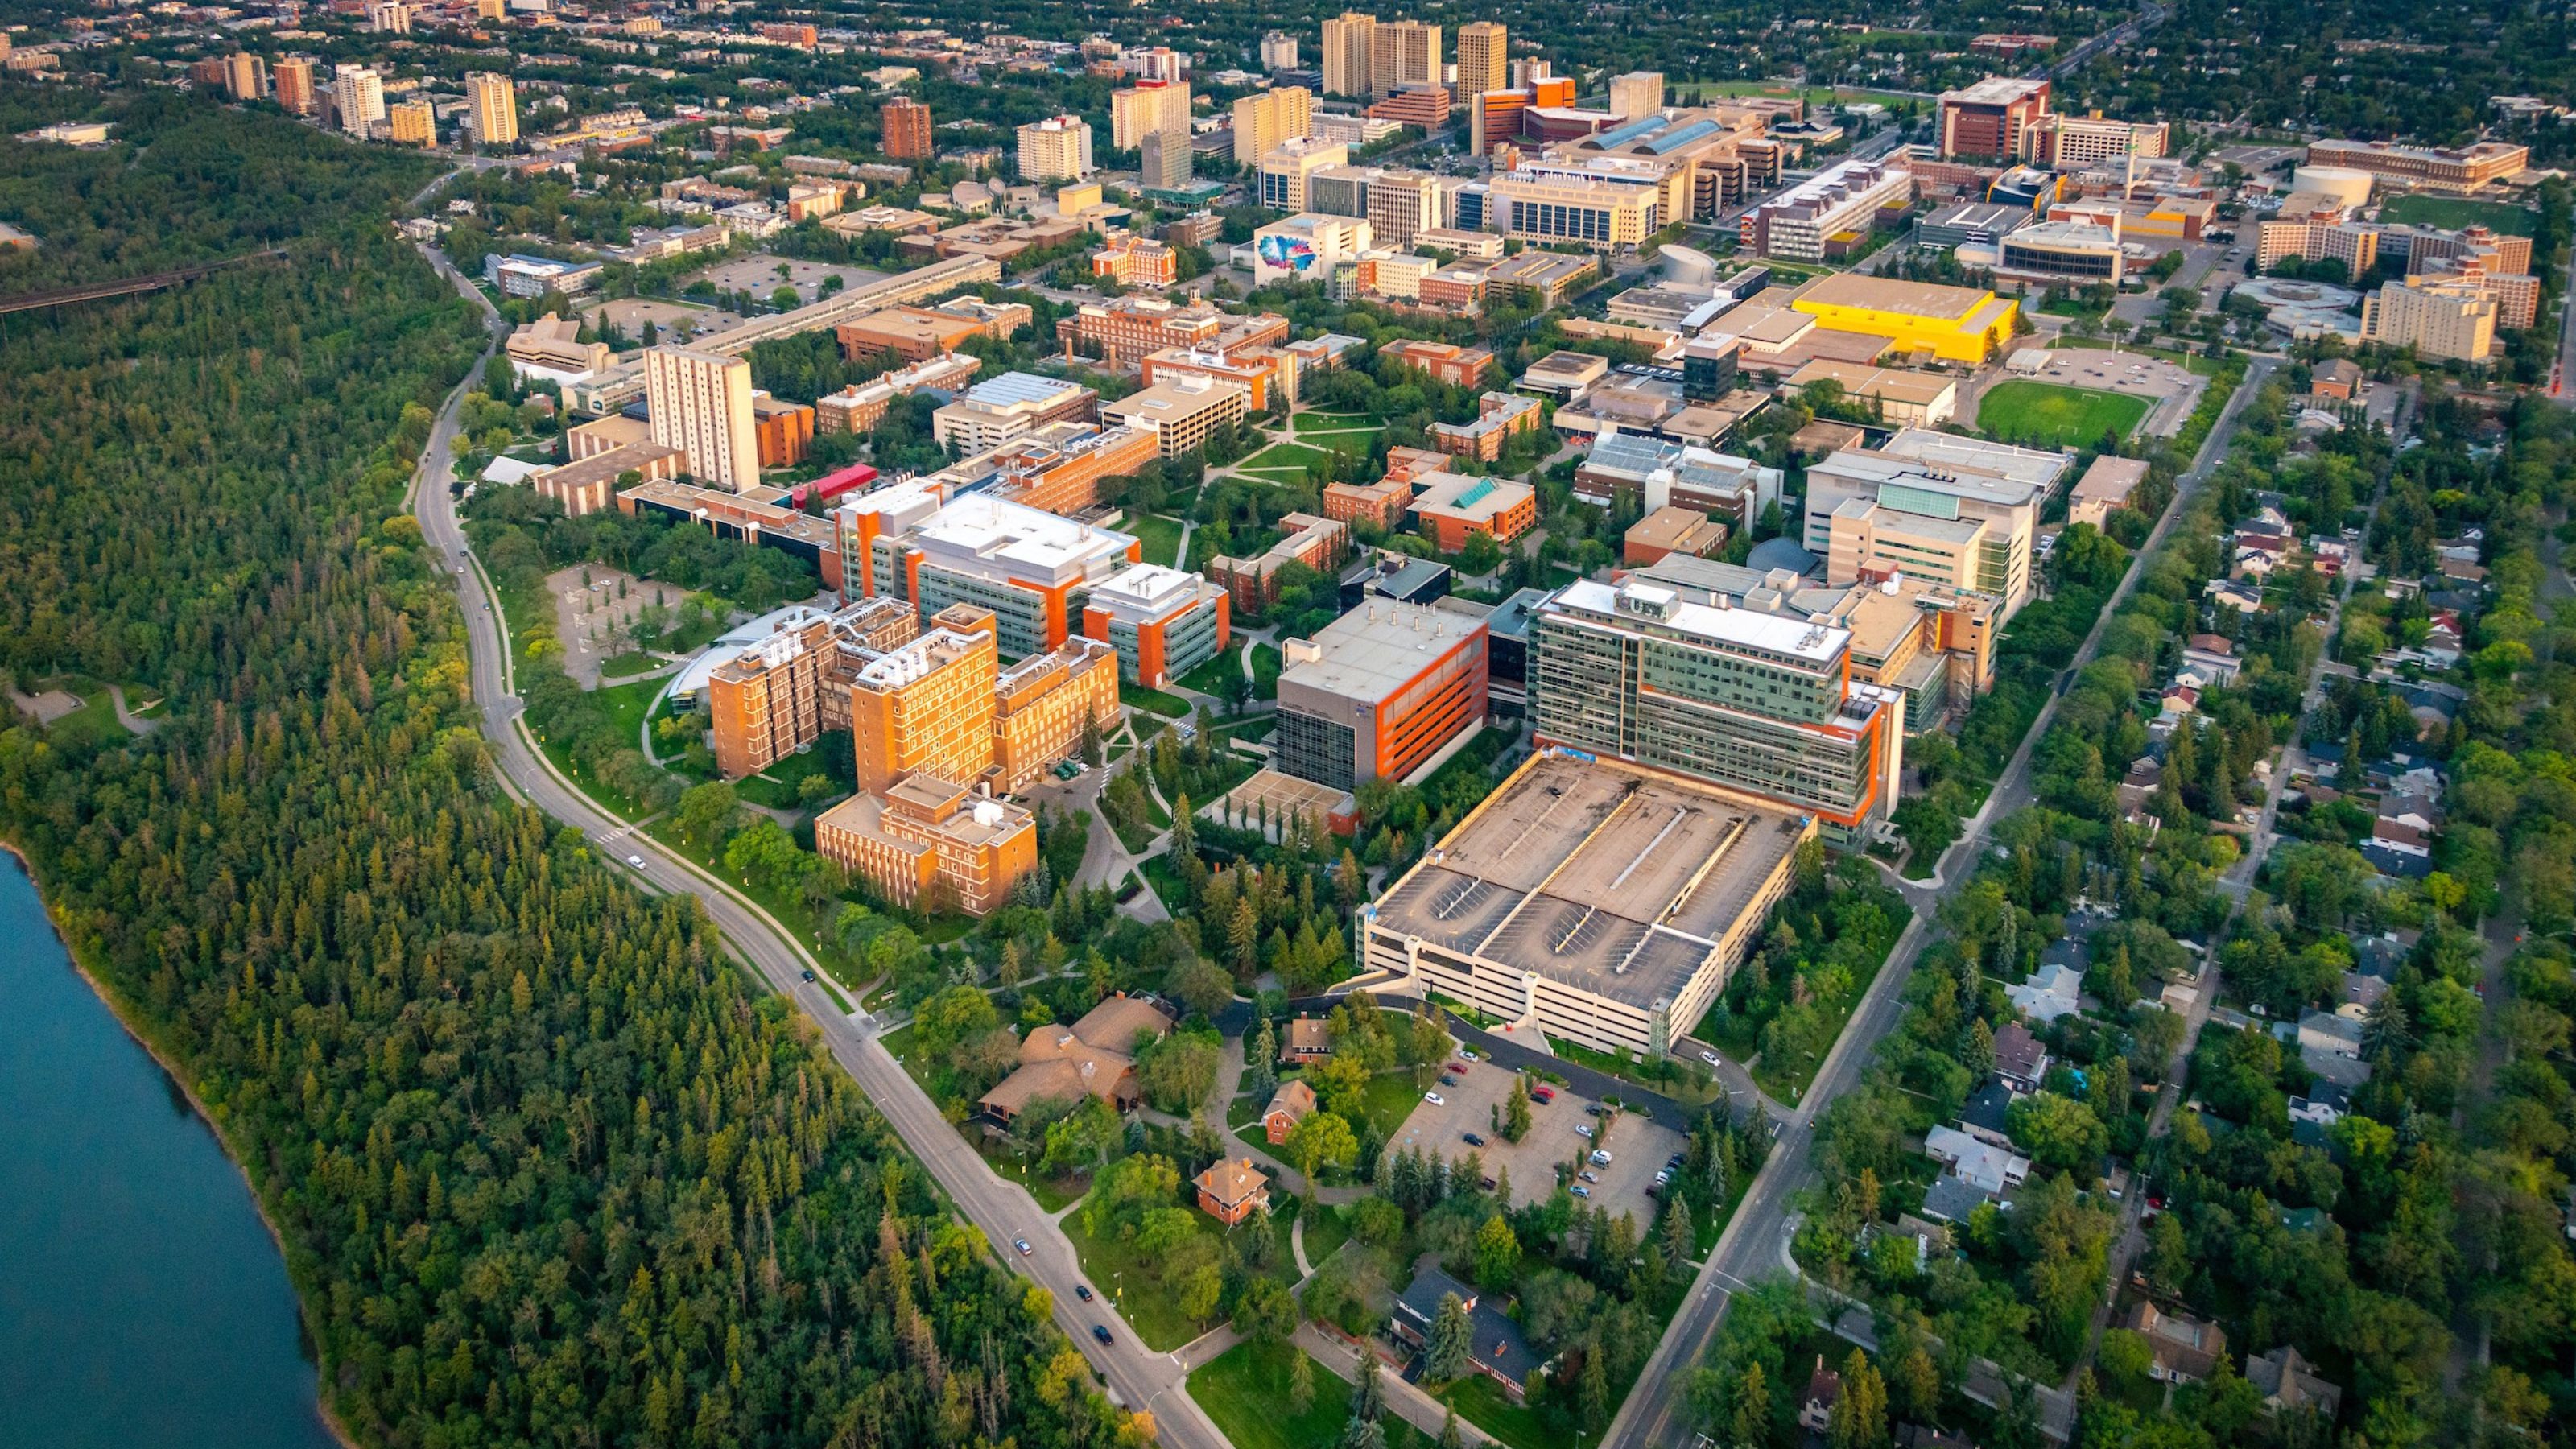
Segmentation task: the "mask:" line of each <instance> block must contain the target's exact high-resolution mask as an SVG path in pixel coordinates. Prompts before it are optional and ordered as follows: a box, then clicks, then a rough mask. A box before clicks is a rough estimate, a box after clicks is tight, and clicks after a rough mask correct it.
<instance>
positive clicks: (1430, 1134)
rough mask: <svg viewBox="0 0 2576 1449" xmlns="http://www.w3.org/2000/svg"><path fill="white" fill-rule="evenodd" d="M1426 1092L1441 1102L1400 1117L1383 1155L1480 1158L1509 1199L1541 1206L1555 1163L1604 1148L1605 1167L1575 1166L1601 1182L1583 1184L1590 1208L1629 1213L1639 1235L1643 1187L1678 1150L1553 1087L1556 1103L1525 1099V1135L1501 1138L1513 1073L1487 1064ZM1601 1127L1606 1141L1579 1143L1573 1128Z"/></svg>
mask: <svg viewBox="0 0 2576 1449" xmlns="http://www.w3.org/2000/svg"><path fill="white" fill-rule="evenodd" d="M1460 1060H1463V1059H1462V1058H1460V1057H1459V1056H1458V1055H1457V1054H1456V1053H1455V1052H1454V1051H1453V1052H1452V1053H1451V1054H1450V1061H1451V1062H1452V1063H1455V1062H1458V1061H1460ZM1532 1085H1534V1086H1535V1085H1537V1083H1535V1082H1533V1083H1532ZM1431 1090H1433V1091H1435V1092H1438V1093H1439V1094H1440V1095H1441V1096H1442V1097H1444V1098H1446V1099H1448V1104H1447V1105H1446V1106H1433V1105H1432V1104H1431V1103H1429V1102H1423V1103H1420V1104H1418V1105H1416V1106H1415V1107H1414V1109H1413V1115H1411V1116H1409V1117H1407V1118H1405V1119H1404V1125H1403V1127H1401V1128H1400V1129H1398V1130H1397V1132H1396V1134H1395V1138H1394V1140H1393V1141H1391V1142H1389V1143H1388V1144H1387V1146H1388V1148H1389V1150H1391V1151H1405V1150H1412V1149H1419V1150H1421V1151H1423V1152H1426V1153H1431V1154H1434V1155H1437V1156H1440V1157H1446V1158H1452V1159H1455V1158H1459V1157H1463V1156H1465V1155H1466V1154H1468V1153H1470V1152H1478V1153H1482V1154H1483V1155H1484V1159H1485V1175H1486V1176H1488V1177H1499V1176H1500V1175H1501V1174H1502V1172H1503V1171H1504V1170H1505V1169H1509V1170H1510V1172H1511V1175H1512V1200H1513V1201H1514V1202H1515V1203H1528V1202H1538V1201H1542V1200H1544V1199H1545V1198H1546V1197H1547V1195H1548V1194H1549V1193H1551V1192H1554V1191H1555V1190H1556V1168H1557V1167H1558V1166H1559V1165H1561V1164H1564V1163H1569V1162H1577V1161H1578V1160H1579V1159H1583V1158H1588V1157H1590V1156H1591V1154H1592V1150H1593V1148H1594V1147H1596V1146H1601V1147H1607V1148H1608V1149H1609V1151H1610V1157H1611V1162H1610V1165H1609V1166H1607V1167H1592V1166H1591V1165H1590V1164H1589V1163H1588V1162H1583V1163H1581V1164H1580V1165H1581V1166H1582V1167H1584V1168H1585V1169H1587V1170H1589V1171H1591V1172H1593V1173H1596V1174H1598V1175H1599V1176H1600V1178H1601V1180H1600V1181H1599V1182H1597V1183H1584V1184H1583V1185H1584V1186H1586V1187H1589V1188H1591V1189H1592V1198H1591V1202H1590V1204H1589V1205H1590V1206H1593V1207H1599V1208H1606V1209H1608V1210H1609V1212H1610V1214H1611V1215H1612V1216H1614V1217H1615V1216H1617V1215H1618V1214H1620V1213H1623V1212H1624V1213H1628V1214H1630V1215H1631V1216H1633V1217H1634V1218H1635V1219H1636V1222H1637V1226H1638V1228H1639V1229H1640V1230H1643V1229H1644V1228H1645V1227H1646V1225H1647V1224H1649V1223H1652V1222H1653V1221H1654V1220H1655V1213H1656V1211H1657V1209H1656V1204H1655V1201H1654V1199H1653V1198H1652V1197H1650V1196H1648V1195H1647V1192H1646V1189H1647V1188H1648V1187H1649V1186H1651V1185H1652V1184H1653V1182H1654V1180H1655V1174H1656V1173H1657V1172H1660V1171H1662V1170H1663V1166H1664V1159H1665V1158H1668V1157H1670V1156H1672V1155H1673V1154H1674V1153H1676V1152H1679V1151H1681V1150H1682V1145H1683V1144H1682V1137H1681V1134H1680V1133H1678V1132H1675V1131H1673V1130H1672V1129H1670V1128H1668V1127H1661V1126H1657V1125H1656V1124H1655V1123H1653V1122H1651V1121H1649V1120H1647V1119H1646V1118H1644V1117H1640V1116H1636V1115H1633V1114H1628V1113H1622V1114H1620V1115H1619V1116H1618V1117H1617V1118H1616V1119H1615V1120H1614V1119H1613V1118H1612V1117H1610V1116H1609V1114H1607V1113H1606V1112H1605V1113H1604V1114H1603V1115H1602V1116H1599V1117H1591V1116H1586V1115H1585V1114H1584V1111H1583V1109H1584V1108H1585V1107H1588V1106H1592V1105H1595V1104H1594V1103H1593V1101H1592V1099H1591V1098H1589V1097H1585V1096H1581V1095H1579V1094H1578V1093H1576V1092H1574V1091H1573V1090H1572V1089H1570V1088H1566V1087H1558V1088H1556V1089H1555V1091H1556V1101H1555V1102H1553V1103H1541V1102H1539V1101H1537V1100H1536V1099H1532V1101H1531V1102H1530V1130H1529V1135H1528V1136H1527V1137H1524V1138H1522V1139H1521V1140H1520V1141H1518V1142H1508V1141H1505V1140H1504V1139H1503V1135H1502V1134H1501V1133H1500V1132H1498V1131H1496V1130H1494V1125H1493V1124H1494V1123H1495V1122H1497V1121H1499V1120H1501V1114H1502V1106H1503V1103H1504V1101H1505V1100H1507V1099H1508V1098H1509V1097H1510V1096H1511V1094H1512V1073H1511V1072H1509V1071H1507V1070H1505V1069H1504V1068H1502V1067H1498V1066H1496V1065H1494V1064H1493V1063H1492V1062H1490V1061H1486V1062H1469V1063H1468V1064H1467V1072H1466V1075H1465V1076H1464V1077H1463V1078H1460V1079H1459V1080H1457V1081H1456V1082H1454V1083H1451V1082H1439V1083H1435V1084H1433V1086H1432V1088H1431ZM1604 1124H1608V1127H1609V1130H1608V1133H1607V1135H1606V1137H1598V1138H1586V1137H1583V1136H1582V1135H1580V1134H1579V1133H1577V1132H1576V1131H1575V1130H1574V1129H1575V1128H1576V1127H1577V1126H1589V1127H1590V1128H1592V1130H1593V1131H1594V1132H1595V1133H1601V1132H1602V1129H1603V1126H1604ZM1469 1132H1473V1133H1475V1134H1476V1135H1477V1136H1479V1137H1482V1138H1484V1139H1485V1145H1484V1146H1483V1147H1477V1146H1474V1145H1472V1144H1470V1143H1468V1142H1467V1141H1465V1140H1464V1134H1466V1133H1469Z"/></svg>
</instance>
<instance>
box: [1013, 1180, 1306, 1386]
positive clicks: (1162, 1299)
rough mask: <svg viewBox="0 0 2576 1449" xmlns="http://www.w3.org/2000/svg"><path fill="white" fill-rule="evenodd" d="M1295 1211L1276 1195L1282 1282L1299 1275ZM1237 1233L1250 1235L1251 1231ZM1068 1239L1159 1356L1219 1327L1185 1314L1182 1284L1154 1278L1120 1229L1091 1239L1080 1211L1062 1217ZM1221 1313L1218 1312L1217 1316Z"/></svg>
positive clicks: (1203, 1218) (1204, 1218) (1091, 1276)
mask: <svg viewBox="0 0 2576 1449" xmlns="http://www.w3.org/2000/svg"><path fill="white" fill-rule="evenodd" d="M1187 1187H1188V1185H1187V1184H1186V1183H1185V1184H1183V1190H1184V1191H1186V1190H1187ZM1295 1211H1296V1203H1295V1200H1294V1199H1292V1198H1289V1197H1287V1196H1286V1195H1285V1194H1282V1193H1275V1192H1274V1193H1273V1194H1272V1197H1271V1213H1272V1216H1271V1220H1270V1225H1271V1231H1273V1232H1275V1233H1277V1234H1278V1235H1279V1238H1278V1244H1279V1250H1278V1252H1277V1254H1276V1255H1274V1256H1273V1258H1272V1260H1271V1261H1272V1263H1273V1264H1274V1265H1275V1266H1274V1268H1273V1269H1272V1271H1274V1272H1275V1273H1277V1274H1278V1275H1279V1278H1280V1281H1282V1282H1290V1281H1293V1280H1294V1279H1295V1277H1296V1273H1297V1261H1296V1257H1295V1255H1294V1254H1292V1253H1291V1252H1290V1251H1289V1249H1288V1225H1289V1222H1290V1220H1291V1218H1292V1217H1293V1215H1294V1214H1295ZM1191 1213H1192V1215H1193V1216H1194V1217H1195V1219H1196V1220H1197V1223H1198V1227H1199V1231H1201V1232H1203V1233H1208V1234H1211V1235H1220V1234H1223V1233H1224V1232H1225V1231H1226V1228H1225V1226H1224V1225H1223V1224H1221V1223H1219V1222H1218V1221H1217V1220H1216V1219H1214V1218H1212V1217H1209V1216H1208V1215H1207V1214H1205V1213H1202V1212H1199V1211H1198V1210H1197V1209H1196V1208H1195V1207H1194V1208H1192V1209H1191ZM1237 1231H1240V1232H1250V1231H1251V1229H1250V1228H1242V1229H1237ZM1064 1235H1065V1237H1067V1238H1068V1239H1070V1240H1072V1243H1073V1250H1074V1252H1076V1253H1077V1254H1079V1255H1081V1258H1082V1276H1083V1277H1084V1278H1086V1279H1088V1280H1090V1283H1091V1288H1092V1291H1093V1292H1095V1293H1098V1294H1100V1295H1101V1296H1102V1297H1104V1298H1112V1297H1118V1295H1120V1294H1122V1293H1123V1294H1124V1296H1123V1297H1118V1313H1119V1316H1120V1317H1122V1318H1124V1319H1126V1320H1127V1324H1128V1326H1129V1327H1130V1328H1132V1329H1134V1330H1135V1332H1136V1336H1137V1337H1138V1338H1139V1339H1142V1340H1143V1341H1144V1344H1145V1346H1146V1347H1147V1348H1150V1349H1153V1350H1154V1351H1155V1352H1157V1353H1168V1352H1170V1351H1171V1350H1173V1349H1176V1348H1179V1347H1180V1346H1181V1345H1182V1344H1185V1343H1187V1342H1189V1341H1190V1340H1191V1339H1194V1338H1196V1337H1198V1336H1199V1335H1200V1334H1202V1333H1205V1332H1207V1331H1208V1330H1209V1329H1210V1328H1213V1327H1215V1326H1216V1323H1217V1321H1218V1320H1217V1319H1216V1318H1210V1319H1209V1320H1208V1321H1207V1322H1204V1323H1201V1322H1199V1321H1197V1320H1195V1319H1192V1318H1189V1317H1187V1316H1186V1315H1184V1314H1183V1313H1182V1312H1181V1308H1180V1304H1179V1302H1178V1301H1177V1300H1176V1298H1175V1293H1176V1290H1177V1286H1178V1285H1177V1284H1166V1283H1162V1282H1159V1281H1157V1280H1156V1279H1155V1278H1154V1277H1153V1276H1151V1274H1152V1272H1153V1271H1155V1270H1156V1268H1157V1265H1155V1264H1153V1263H1149V1262H1147V1261H1146V1260H1145V1259H1144V1258H1143V1257H1142V1256H1141V1255H1140V1254H1138V1253H1137V1251H1136V1246H1135V1244H1134V1243H1132V1242H1121V1241H1119V1239H1118V1236H1117V1229H1116V1228H1114V1227H1112V1228H1109V1229H1108V1230H1107V1231H1106V1232H1104V1233H1103V1234H1102V1235H1101V1236H1100V1237H1097V1238H1095V1237H1092V1236H1091V1235H1089V1234H1088V1233H1085V1232H1084V1231H1083V1230H1082V1211H1081V1210H1080V1209H1076V1210H1075V1211H1073V1212H1072V1213H1070V1214H1068V1215H1067V1216H1066V1217H1065V1219H1064ZM1222 1312H1223V1310H1221V1309H1220V1310H1219V1316H1222ZM1315 1389H1316V1393H1315V1397H1316V1399H1317V1400H1318V1401H1320V1400H1321V1399H1322V1398H1323V1384H1322V1383H1321V1382H1320V1381H1319V1382H1318V1383H1317V1384H1316V1386H1315Z"/></svg>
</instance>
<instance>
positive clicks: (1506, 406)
mask: <svg viewBox="0 0 2576 1449" xmlns="http://www.w3.org/2000/svg"><path fill="white" fill-rule="evenodd" d="M1540 420H1541V414H1540V412H1539V405H1538V399H1537V398H1534V397H1522V396H1520V395H1519V394H1517V393H1508V392H1489V393H1486V394H1485V395H1484V396H1483V397H1481V398H1479V399H1477V415H1476V420H1475V421H1474V422H1472V423H1433V424H1432V425H1431V427H1430V428H1429V430H1428V431H1429V432H1430V434H1431V446H1433V447H1435V448H1438V449H1439V450H1440V451H1441V452H1443V453H1449V454H1452V455H1455V456H1457V457H1461V458H1474V459H1476V460H1477V461H1479V462H1485V463H1490V462H1493V461H1494V460H1495V459H1497V458H1500V457H1501V456H1503V444H1504V443H1505V442H1506V441H1508V440H1509V439H1510V438H1511V436H1512V435H1513V434H1514V433H1528V432H1535V431H1537V430H1538V425H1539V422H1540Z"/></svg>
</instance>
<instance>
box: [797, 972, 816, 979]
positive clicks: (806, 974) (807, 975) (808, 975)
mask: <svg viewBox="0 0 2576 1449" xmlns="http://www.w3.org/2000/svg"><path fill="white" fill-rule="evenodd" d="M796 974H797V975H799V976H802V977H804V978H805V979H806V980H808V981H811V980H813V979H814V973H813V972H811V971H799V972H797V973H796Z"/></svg>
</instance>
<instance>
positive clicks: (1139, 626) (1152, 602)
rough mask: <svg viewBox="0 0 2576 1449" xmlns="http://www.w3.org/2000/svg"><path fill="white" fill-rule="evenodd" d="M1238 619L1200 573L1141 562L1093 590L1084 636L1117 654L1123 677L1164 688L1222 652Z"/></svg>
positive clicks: (1085, 607) (1085, 611)
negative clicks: (1233, 621)
mask: <svg viewBox="0 0 2576 1449" xmlns="http://www.w3.org/2000/svg"><path fill="white" fill-rule="evenodd" d="M1232 620H1233V608H1232V601H1231V599H1230V598H1229V596H1228V595H1227V593H1226V591H1225V590H1224V589H1222V588H1219V587H1218V586H1217V585H1215V584H1213V583H1210V582H1209V581H1208V580H1206V579H1203V578H1201V577H1199V576H1198V575H1197V574H1194V573H1188V572H1186V571H1184V570H1181V569H1176V568H1169V567H1166V566H1164V565H1162V564H1149V563H1140V564H1136V565H1134V566H1132V567H1130V568H1127V569H1125V570H1123V571H1122V572H1119V573H1117V574H1114V575H1112V576H1110V577H1109V578H1108V579H1106V580H1104V581H1102V582H1100V583H1097V584H1094V585H1093V586H1092V588H1091V592H1090V595H1089V597H1088V598H1087V600H1086V601H1085V602H1084V604H1083V609H1082V633H1083V635H1084V637H1086V638H1089V639H1093V640H1097V641H1099V642H1100V643H1103V644H1106V645H1108V646H1109V647H1110V648H1112V649H1114V650H1116V651H1117V653H1118V671H1119V673H1120V675H1121V676H1122V677H1124V678H1127V679H1130V680H1133V681H1135V682H1136V683H1138V684H1141V685H1144V686H1145V687H1146V688H1148V689H1160V688H1162V687H1163V686H1164V685H1166V684H1169V683H1170V682H1171V681H1173V680H1174V679H1177V678H1179V677H1180V676H1182V675H1184V674H1187V673H1189V672H1190V671H1191V670H1192V669H1195V668H1197V667H1198V666H1199V665H1201V664H1203V663H1205V662H1206V661H1208V660H1210V659H1213V658H1215V657H1216V656H1217V655H1218V654H1220V653H1222V652H1223V651H1224V649H1225V647H1226V641H1227V640H1228V639H1229V638H1231V637H1232V632H1233V623H1232Z"/></svg>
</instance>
